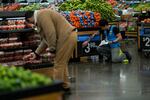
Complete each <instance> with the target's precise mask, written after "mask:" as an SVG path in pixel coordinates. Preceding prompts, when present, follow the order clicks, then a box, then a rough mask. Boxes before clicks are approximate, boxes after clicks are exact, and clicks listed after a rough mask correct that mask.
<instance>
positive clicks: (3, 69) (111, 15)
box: [0, 0, 150, 100]
mask: <svg viewBox="0 0 150 100" xmlns="http://www.w3.org/2000/svg"><path fill="white" fill-rule="evenodd" d="M28 1H32V0H28ZM33 1H34V0H33ZM39 1H40V0H39ZM44 1H45V0H44ZM56 1H57V0H56ZM58 1H59V0H58ZM137 1H138V0H132V1H131V0H125V1H124V0H120V1H119V0H60V2H59V3H56V2H55V3H46V4H42V3H27V2H26V3H12V4H11V3H8V4H0V99H2V100H11V99H21V100H28V98H29V100H48V99H50V100H68V98H67V99H64V98H62V95H63V94H64V90H63V85H64V84H63V82H60V81H57V80H53V79H52V75H53V76H55V75H54V74H52V70H51V67H52V66H53V64H54V59H52V58H51V57H50V53H49V50H48V49H46V50H45V51H44V52H43V53H42V54H40V55H39V56H40V57H37V58H38V59H36V60H33V61H24V60H23V56H25V55H28V54H30V53H31V52H34V51H35V50H36V48H37V47H38V45H39V43H40V42H41V37H40V35H39V34H37V29H36V28H35V26H34V25H33V24H29V23H27V22H26V21H25V13H26V11H35V10H41V9H45V8H48V9H51V8H52V10H56V11H58V12H59V13H60V14H61V15H63V16H64V17H65V18H66V19H67V21H68V22H69V23H70V24H71V25H72V26H74V27H75V28H76V29H75V31H76V32H77V45H76V47H75V50H74V53H73V55H71V56H72V58H71V61H77V62H78V63H75V67H74V63H70V64H71V65H72V64H73V68H72V66H71V67H70V65H69V71H71V73H70V76H69V79H70V81H71V82H75V84H74V85H75V86H77V87H75V88H74V85H73V88H74V89H73V93H74V94H73V99H74V96H76V93H78V90H81V91H82V92H83V93H84V92H86V91H88V90H86V89H87V88H88V87H90V86H91V85H89V83H88V82H89V81H91V80H92V81H93V82H92V84H95V83H97V79H99V78H101V79H102V81H101V80H100V84H101V85H104V88H105V87H106V84H105V83H108V84H107V85H109V87H112V84H109V83H110V81H108V82H104V83H103V81H107V80H103V79H104V78H103V77H98V78H96V77H95V76H97V74H100V75H103V74H104V76H105V74H106V78H108V77H107V74H108V76H109V75H110V78H111V77H113V76H114V75H117V77H118V75H122V71H124V69H126V68H128V67H125V66H128V65H129V66H130V65H131V67H132V64H135V65H137V66H138V63H137V62H136V61H139V60H140V59H141V58H140V59H137V58H136V57H141V56H142V57H143V55H145V57H146V58H144V61H145V60H146V59H147V58H148V57H149V56H150V34H149V33H150V9H149V7H150V5H149V4H150V3H149V2H147V1H138V2H137ZM0 2H1V1H0ZM18 2H19V0H18ZM45 2H46V1H45ZM102 19H106V20H108V24H109V25H115V26H117V27H118V28H119V32H120V33H121V35H122V37H123V39H122V41H120V42H121V43H120V44H121V49H125V50H123V52H124V51H126V50H127V51H128V50H129V51H128V52H129V53H130V54H131V56H132V58H133V59H132V60H131V64H128V65H124V63H121V64H119V65H118V63H115V64H113V63H112V62H111V59H107V58H105V57H104V56H103V57H101V55H99V53H98V52H97V47H98V45H99V44H100V43H101V41H102V40H103V39H104V36H103V34H102V33H103V32H102V31H101V29H102V28H100V25H99V21H100V20H102ZM98 31H99V32H100V34H96V35H95V36H94V37H93V38H91V36H92V35H93V34H94V33H97V32H98ZM89 39H90V42H88V43H87V46H83V43H86V42H85V41H86V40H89ZM131 41H132V43H131ZM134 41H136V42H137V43H136V42H134ZM112 43H113V42H112ZM70 44H71V43H70ZM130 44H131V45H132V44H133V46H134V49H133V50H134V51H132V49H131V48H132V46H131V47H130ZM128 46H129V47H128ZM122 47H123V48H122ZM137 49H138V50H139V51H142V52H141V54H140V55H139V54H138V52H136V51H135V50H137ZM130 50H131V51H130ZM56 52H57V51H56ZM133 54H136V55H133ZM126 56H127V55H126ZM106 60H110V62H109V63H111V64H107V61H106ZM80 61H81V65H80ZM148 61H149V60H148ZM91 62H92V63H91ZM95 63H96V66H98V67H99V66H102V67H100V69H99V70H98V71H100V72H101V71H102V73H100V72H98V73H95V72H96V71H97V67H95V65H94V64H95ZM136 63H137V64H136ZM78 64H79V66H76V65H78ZM82 65H83V66H85V69H86V70H84V67H82ZM93 65H94V67H91V66H93ZM105 65H106V67H105V68H104V66H105ZM14 66H15V67H14ZM116 66H118V67H116ZM119 66H123V70H122V67H119ZM147 66H148V65H147ZM147 66H146V68H147ZM77 67H82V68H77ZM88 67H89V69H88ZM140 67H141V65H140ZM142 67H143V66H142ZM94 68H96V69H95V70H93V69H94ZM103 68H104V69H103ZM115 68H117V70H116V69H115ZM118 68H119V69H118ZM134 68H135V67H134ZM134 68H131V69H134ZM101 69H102V70H101ZM114 69H115V70H114ZM136 69H138V68H136ZM147 69H148V68H147ZM82 70H84V71H83V72H82ZM111 70H113V71H111ZM120 70H121V71H120ZM103 71H104V72H103ZM116 71H118V72H117V73H116V74H113V76H112V74H110V73H114V72H116ZM126 71H128V69H126V70H125V73H124V72H123V75H124V74H126ZM33 72H36V73H33ZM134 72H135V71H134ZM37 73H40V74H37ZM56 73H57V72H56ZM79 73H82V74H81V77H80V78H77V77H78V74H79ZM89 73H90V76H91V75H92V78H91V77H90V76H89ZM93 73H94V75H95V76H94V78H93ZM41 74H43V75H44V76H43V75H41ZM51 74H52V75H51ZM72 74H73V75H72ZM83 74H85V77H86V76H87V74H88V77H86V78H84V77H83V78H84V79H87V78H89V79H88V81H85V80H83V78H82V75H83ZM128 76H130V75H126V77H128ZM72 77H73V78H74V77H75V78H76V81H72ZM115 77H116V76H115ZM120 78H122V77H120ZM120 78H119V80H118V82H119V83H118V84H119V85H120V86H119V87H117V88H119V91H120V87H121V88H122V86H123V85H122V83H124V81H121V82H120ZM94 79H96V82H94ZM111 79H112V80H113V79H116V78H111ZM82 81H85V84H83V82H82ZM113 81H114V80H113ZM127 81H128V80H126V82H127ZM114 82H116V80H115V81H114ZM76 83H77V84H76ZM29 84H30V85H29ZM86 85H87V86H86ZM131 85H132V84H131ZM138 85H139V84H138ZM78 86H79V88H78ZM95 86H96V85H95ZM106 88H107V87H106ZM115 88H116V86H115ZM123 88H124V87H123ZM125 88H126V87H125ZM127 88H129V87H127ZM71 89H72V88H71ZM90 89H91V87H90ZM92 89H93V90H92V91H94V89H96V88H93V87H92ZM138 89H139V90H138V91H141V90H140V88H138ZM76 90H77V91H76ZM83 90H85V91H83ZM96 91H97V90H96ZM106 91H107V90H106ZM108 91H109V88H108ZM108 91H107V92H108ZM135 91H137V90H135ZM56 92H58V93H56ZM90 92H91V91H90ZM126 92H127V91H126ZM55 93H56V94H55ZM114 93H115V96H116V92H114ZM119 93H121V91H120V92H119ZM45 94H47V96H46V99H45V97H44V99H41V98H40V96H41V95H45ZM53 94H54V95H53ZM50 95H53V96H52V97H49V96H50ZM56 95H57V96H58V97H57V96H56ZM65 95H66V94H65ZM81 95H82V93H81ZM81 95H80V93H79V94H77V98H76V99H80V96H81ZM121 95H122V96H123V94H121ZM142 95H143V94H142ZM82 96H83V95H82ZM105 96H106V95H105ZM30 97H31V98H30ZM32 97H35V98H32ZM53 97H56V98H55V99H54V98H53ZM78 97H79V98H78ZM83 97H84V96H83ZM3 98H4V99H3ZM47 98H48V99H47ZM86 99H87V97H86ZM89 99H91V98H89ZM92 99H93V98H92Z"/></svg>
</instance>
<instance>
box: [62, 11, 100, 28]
mask: <svg viewBox="0 0 150 100" xmlns="http://www.w3.org/2000/svg"><path fill="white" fill-rule="evenodd" d="M61 14H62V15H63V16H64V17H65V18H66V19H67V20H68V21H69V22H70V23H71V24H72V25H73V26H75V27H76V28H97V27H98V26H99V21H100V19H101V15H100V14H99V13H96V12H91V11H72V12H62V13H61Z"/></svg>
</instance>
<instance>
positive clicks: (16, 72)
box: [0, 65, 53, 92]
mask: <svg viewBox="0 0 150 100" xmlns="http://www.w3.org/2000/svg"><path fill="white" fill-rule="evenodd" d="M52 83H53V81H52V80H51V79H50V78H48V77H46V76H43V75H40V74H37V73H33V72H31V71H30V70H25V69H23V68H22V67H14V66H10V67H4V66H2V65H0V92H4V91H15V90H18V89H24V88H32V87H37V86H42V85H48V84H52Z"/></svg>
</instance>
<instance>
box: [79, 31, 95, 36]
mask: <svg viewBox="0 0 150 100" xmlns="http://www.w3.org/2000/svg"><path fill="white" fill-rule="evenodd" d="M96 32H97V31H82V32H77V34H78V35H90V34H93V33H96Z"/></svg>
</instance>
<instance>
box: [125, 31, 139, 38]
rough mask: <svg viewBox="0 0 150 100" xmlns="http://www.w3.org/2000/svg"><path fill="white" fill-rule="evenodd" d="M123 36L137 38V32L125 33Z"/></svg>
mask: <svg viewBox="0 0 150 100" xmlns="http://www.w3.org/2000/svg"><path fill="white" fill-rule="evenodd" d="M125 36H129V37H137V32H126V33H125Z"/></svg>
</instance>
